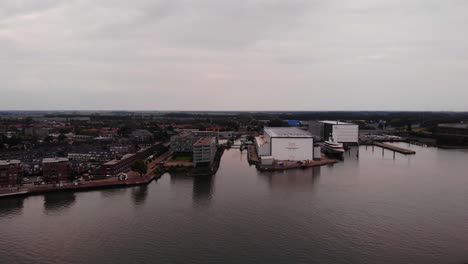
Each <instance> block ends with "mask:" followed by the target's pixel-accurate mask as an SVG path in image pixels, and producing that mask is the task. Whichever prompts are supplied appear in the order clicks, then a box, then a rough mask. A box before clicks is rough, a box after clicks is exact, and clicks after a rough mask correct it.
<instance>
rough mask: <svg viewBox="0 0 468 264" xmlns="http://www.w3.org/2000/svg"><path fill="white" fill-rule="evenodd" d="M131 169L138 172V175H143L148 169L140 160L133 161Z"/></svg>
mask: <svg viewBox="0 0 468 264" xmlns="http://www.w3.org/2000/svg"><path fill="white" fill-rule="evenodd" d="M132 170H133V171H136V172H138V173H140V177H143V175H144V174H145V173H146V171H148V165H146V163H145V162H144V161H142V160H137V161H135V162H134V163H133V165H132Z"/></svg>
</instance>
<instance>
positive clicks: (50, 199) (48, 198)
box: [44, 192, 76, 213]
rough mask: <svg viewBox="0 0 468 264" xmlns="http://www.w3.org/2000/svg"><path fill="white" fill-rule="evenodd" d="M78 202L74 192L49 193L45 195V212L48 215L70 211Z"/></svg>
mask: <svg viewBox="0 0 468 264" xmlns="http://www.w3.org/2000/svg"><path fill="white" fill-rule="evenodd" d="M75 202H76V196H75V193H73V192H62V193H48V194H45V195H44V210H45V212H46V213H56V212H60V211H63V210H65V209H69V208H70V207H71V206H72V205H73V204H75Z"/></svg>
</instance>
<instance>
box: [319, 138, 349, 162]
mask: <svg viewBox="0 0 468 264" xmlns="http://www.w3.org/2000/svg"><path fill="white" fill-rule="evenodd" d="M322 150H323V152H324V153H325V154H330V155H334V156H339V157H342V156H343V153H344V152H345V150H344V148H343V144H342V143H338V142H336V141H335V140H334V139H333V137H330V138H329V139H328V141H325V142H324V144H323V148H322Z"/></svg>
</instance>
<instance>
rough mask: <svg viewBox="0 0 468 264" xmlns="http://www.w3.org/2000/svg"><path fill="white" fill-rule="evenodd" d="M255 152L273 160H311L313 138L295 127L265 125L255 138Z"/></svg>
mask: <svg viewBox="0 0 468 264" xmlns="http://www.w3.org/2000/svg"><path fill="white" fill-rule="evenodd" d="M255 146H256V148H257V153H258V155H259V156H260V158H261V157H267V156H271V157H273V158H274V159H275V160H297V161H303V160H313V159H314V138H313V136H312V135H311V134H310V133H309V132H307V131H304V130H301V129H299V128H297V127H265V128H264V134H263V136H260V137H256V138H255Z"/></svg>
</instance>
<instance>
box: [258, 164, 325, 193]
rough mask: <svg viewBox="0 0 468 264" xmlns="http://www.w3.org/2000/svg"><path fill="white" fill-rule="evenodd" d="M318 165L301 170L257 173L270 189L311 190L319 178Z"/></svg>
mask: <svg viewBox="0 0 468 264" xmlns="http://www.w3.org/2000/svg"><path fill="white" fill-rule="evenodd" d="M320 169H321V168H320V167H313V168H307V169H303V170H299V169H298V170H287V171H281V172H280V171H276V172H265V173H260V174H259V175H260V176H261V177H263V178H264V179H266V180H267V181H268V183H269V186H270V188H271V189H283V190H295V191H301V190H302V191H304V190H312V189H313V188H314V186H315V185H316V183H317V180H318V179H319V178H320Z"/></svg>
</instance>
